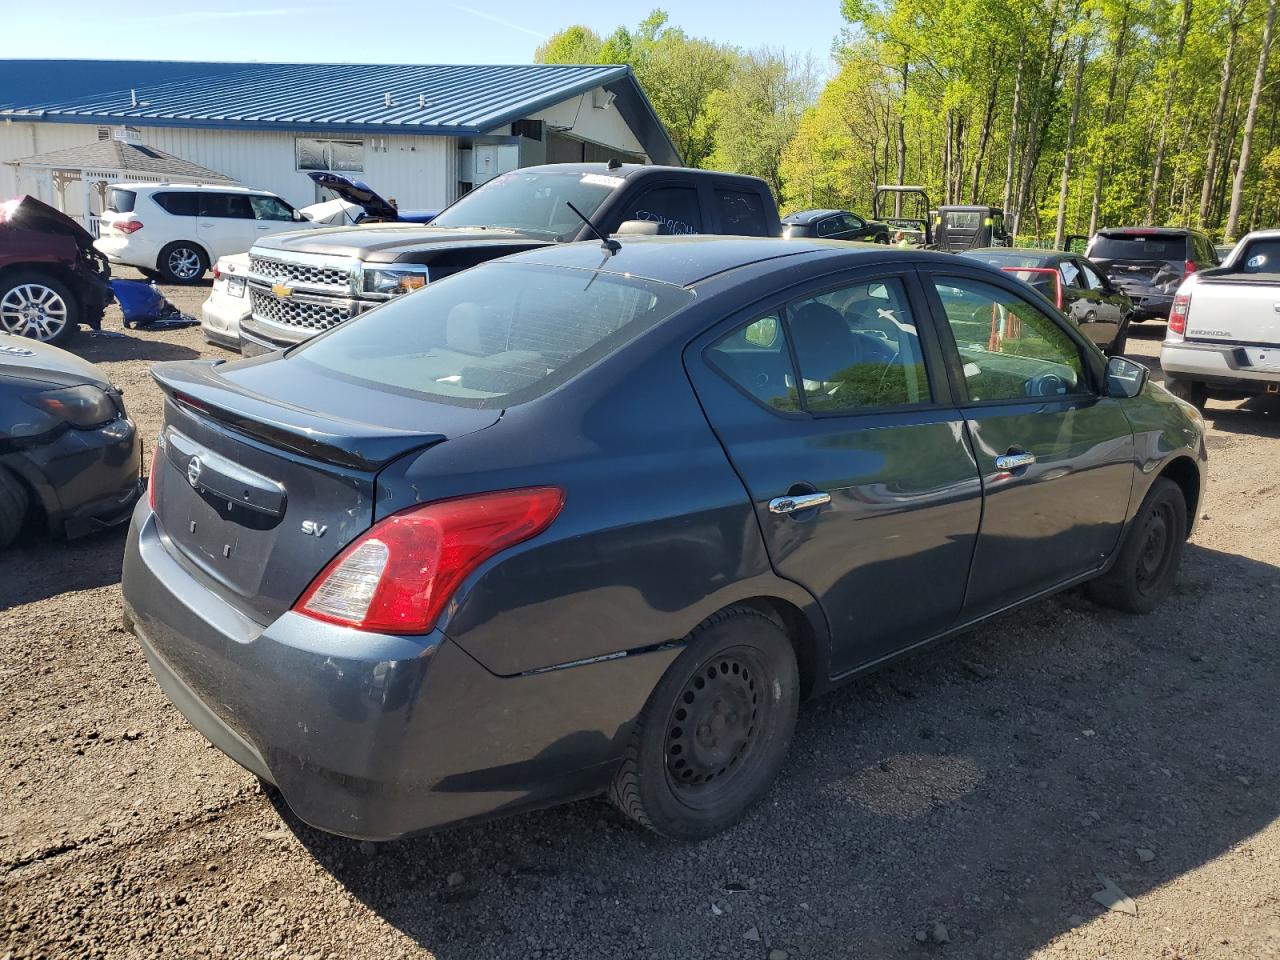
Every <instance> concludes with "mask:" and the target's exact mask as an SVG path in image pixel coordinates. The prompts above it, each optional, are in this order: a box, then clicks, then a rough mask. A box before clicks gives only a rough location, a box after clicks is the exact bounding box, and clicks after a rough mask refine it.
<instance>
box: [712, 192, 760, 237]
mask: <svg viewBox="0 0 1280 960" xmlns="http://www.w3.org/2000/svg"><path fill="white" fill-rule="evenodd" d="M716 207H717V208H718V210H719V212H720V230H721V232H723V233H727V234H730V235H732V236H736V237H763V236H766V235H767V232H768V228H767V226H766V224H765V216H764V202H763V201H762V200H761V199H760V196H759V194H755V193H747V192H746V191H743V190H720V189H717V190H716Z"/></svg>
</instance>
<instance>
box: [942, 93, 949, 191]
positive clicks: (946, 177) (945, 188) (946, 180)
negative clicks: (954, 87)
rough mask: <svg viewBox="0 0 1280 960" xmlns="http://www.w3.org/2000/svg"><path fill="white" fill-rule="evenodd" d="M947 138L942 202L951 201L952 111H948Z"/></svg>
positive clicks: (943, 151) (943, 153)
mask: <svg viewBox="0 0 1280 960" xmlns="http://www.w3.org/2000/svg"><path fill="white" fill-rule="evenodd" d="M945 119H946V121H947V139H946V140H945V141H943V146H942V203H943V206H946V205H948V204H950V203H951V111H950V110H948V111H947V115H946V117H945Z"/></svg>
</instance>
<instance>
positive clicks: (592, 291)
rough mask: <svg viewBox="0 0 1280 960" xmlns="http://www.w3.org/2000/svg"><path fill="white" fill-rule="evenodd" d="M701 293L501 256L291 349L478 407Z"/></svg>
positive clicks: (569, 365)
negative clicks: (500, 260)
mask: <svg viewBox="0 0 1280 960" xmlns="http://www.w3.org/2000/svg"><path fill="white" fill-rule="evenodd" d="M692 299H693V294H692V293H690V292H689V291H688V290H685V289H684V288H682V287H676V286H671V285H670V284H665V283H656V282H653V281H650V280H640V279H636V278H634V277H623V276H617V275H612V274H603V273H596V272H594V271H591V270H575V269H565V268H558V267H547V266H541V265H536V264H516V263H492V264H485V265H482V266H479V267H474V268H472V269H470V270H467V271H465V272H463V273H459V274H455V275H454V276H452V277H449V278H448V279H445V280H441V281H439V282H438V283H430V284H428V285H427V286H426V287H424V288H422V289H421V290H418V291H416V292H414V293H411V294H407V295H405V296H403V297H401V298H399V299H397V300H393V301H391V302H389V303H387V304H386V305H384V306H382V307H379V308H378V309H377V310H374V311H372V312H370V313H367V314H363V315H361V316H360V317H358V318H356V319H355V320H352V321H350V322H348V323H344V324H342V325H341V326H339V327H335V328H334V330H333V331H332V332H330V333H328V334H326V335H324V336H321V337H318V338H316V339H315V340H312V341H311V342H310V343H308V344H305V345H304V346H302V347H299V348H297V349H295V350H293V351H292V352H291V353H290V354H289V357H288V360H287V361H286V362H290V361H292V362H298V363H308V364H312V365H314V366H316V367H320V368H322V369H323V370H324V371H326V372H327V373H329V374H331V375H335V376H337V377H338V378H339V379H345V380H350V381H353V382H356V383H359V384H361V385H363V386H372V387H375V388H378V389H385V390H391V391H393V392H396V393H403V394H408V395H413V396H422V397H426V398H428V399H431V400H439V401H442V402H445V403H453V404H458V405H461V406H469V407H500V406H509V405H512V404H515V403H521V402H523V401H525V400H530V399H533V398H534V397H536V396H539V395H541V394H543V393H545V392H546V391H548V390H550V389H552V388H553V387H555V386H557V385H559V384H561V383H563V382H564V381H566V380H568V379H569V378H570V377H571V376H573V375H574V374H576V373H578V372H580V371H582V370H585V369H586V368H587V367H589V366H591V365H592V364H594V363H596V362H598V361H599V360H600V359H601V358H603V357H606V356H608V355H609V354H610V353H612V352H614V351H615V350H617V349H618V348H619V347H621V346H622V345H623V344H625V343H627V342H628V341H629V340H631V339H632V338H634V337H636V336H637V335H639V334H640V333H641V332H643V331H644V330H646V329H648V328H649V327H651V326H653V325H654V324H656V323H659V322H661V321H662V320H665V319H666V318H667V317H669V316H671V315H672V314H673V313H675V312H676V311H677V310H679V309H680V308H681V307H683V306H684V305H685V304H687V303H689V302H690V301H691V300H692Z"/></svg>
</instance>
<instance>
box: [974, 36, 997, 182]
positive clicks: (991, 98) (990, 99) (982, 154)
mask: <svg viewBox="0 0 1280 960" xmlns="http://www.w3.org/2000/svg"><path fill="white" fill-rule="evenodd" d="M992 54H993V55H992V62H994V60H995V56H994V50H993V51H992ZM999 93H1000V72H999V71H998V70H992V71H991V90H990V91H989V92H988V93H987V112H986V113H985V114H984V115H983V118H982V133H981V134H980V135H979V136H978V152H977V154H976V155H975V156H974V159H973V189H972V190H971V191H969V197H970V199H969V202H970V203H977V202H978V190H979V187H980V186H981V185H982V161H983V160H984V159H986V156H987V144H988V143H989V142H990V140H991V121H992V119H993V118H994V117H995V112H996V97H997V96H998V95H999Z"/></svg>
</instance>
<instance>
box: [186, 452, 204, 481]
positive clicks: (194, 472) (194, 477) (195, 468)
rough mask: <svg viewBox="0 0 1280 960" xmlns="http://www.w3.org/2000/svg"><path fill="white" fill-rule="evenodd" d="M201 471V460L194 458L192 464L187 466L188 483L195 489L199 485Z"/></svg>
mask: <svg viewBox="0 0 1280 960" xmlns="http://www.w3.org/2000/svg"><path fill="white" fill-rule="evenodd" d="M201 469H202V467H201V465H200V458H199V457H192V458H191V462H190V463H188V464H187V483H189V484H191V486H193V487H194V486H196V485H197V484H199V483H200V471H201Z"/></svg>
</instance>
